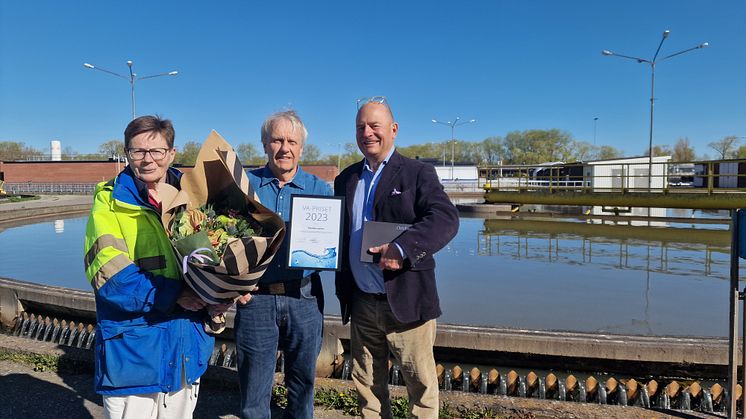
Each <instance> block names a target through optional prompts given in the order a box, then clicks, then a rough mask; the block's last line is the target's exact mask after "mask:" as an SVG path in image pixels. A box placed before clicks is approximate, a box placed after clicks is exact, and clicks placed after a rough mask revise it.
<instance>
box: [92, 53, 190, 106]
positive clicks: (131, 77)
mask: <svg viewBox="0 0 746 419" xmlns="http://www.w3.org/2000/svg"><path fill="white" fill-rule="evenodd" d="M83 67H85V68H90V69H91V70H98V71H103V72H104V73H109V74H111V75H113V76H117V77H120V78H123V79H125V80H127V81H128V82H129V84H130V92H131V96H132V119H135V81H137V80H145V79H152V78H154V77H161V76H175V75H177V74H179V72H178V71H169V72H168V73H160V74H153V75H151V76H142V77H138V76H137V73H134V72H132V60H128V61H127V67H128V68H129V72H130V75H129V77H126V76H123V75H121V74H119V73H116V72H114V71H111V70H107V69H105V68H101V67H98V66H95V65H93V64H89V63H83Z"/></svg>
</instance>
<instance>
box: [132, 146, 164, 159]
mask: <svg viewBox="0 0 746 419" xmlns="http://www.w3.org/2000/svg"><path fill="white" fill-rule="evenodd" d="M168 150H169V149H168V148H130V149H127V156H128V157H129V158H130V160H142V159H144V158H145V154H147V153H150V157H152V158H153V160H156V161H157V160H163V158H164V157H166V153H168Z"/></svg>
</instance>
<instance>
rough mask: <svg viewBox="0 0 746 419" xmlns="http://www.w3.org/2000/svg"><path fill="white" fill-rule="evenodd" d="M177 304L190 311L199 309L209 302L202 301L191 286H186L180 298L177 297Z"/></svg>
mask: <svg viewBox="0 0 746 419" xmlns="http://www.w3.org/2000/svg"><path fill="white" fill-rule="evenodd" d="M176 304H178V305H180V306H181V307H182V308H184V310H189V311H199V310H202V309H203V308H205V306H207V303H206V302H204V301H202V299H201V298H199V296H197V294H196V293H195V292H194V291H192V289H191V288H189V287H184V289H183V290H182V291H181V294H180V295H179V298H177V299H176Z"/></svg>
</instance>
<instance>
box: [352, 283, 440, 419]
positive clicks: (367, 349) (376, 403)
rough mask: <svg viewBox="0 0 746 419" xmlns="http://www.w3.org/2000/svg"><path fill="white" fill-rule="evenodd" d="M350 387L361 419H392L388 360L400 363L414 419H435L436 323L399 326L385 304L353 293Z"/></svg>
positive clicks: (428, 322)
mask: <svg viewBox="0 0 746 419" xmlns="http://www.w3.org/2000/svg"><path fill="white" fill-rule="evenodd" d="M350 326H351V327H350V334H351V335H350V336H351V343H350V345H351V352H352V381H353V382H354V383H355V388H356V389H357V393H358V402H359V403H360V410H361V413H362V416H363V417H364V418H378V417H381V418H391V417H392V415H391V402H390V399H389V389H388V381H389V370H388V360H389V352H391V353H392V354H393V355H394V357H395V358H396V360H397V361H398V362H399V365H400V368H401V374H402V378H403V380H404V383H405V384H406V386H407V394H408V396H409V415H410V417H413V418H433V419H436V418H437V417H438V408H439V402H438V377H437V375H436V371H435V358H434V357H433V345H434V344H435V320H429V321H426V322H416V323H410V324H404V323H400V322H399V321H398V320H397V319H396V317H394V314H393V313H392V312H391V307H390V306H389V304H388V301H386V300H385V299H377V298H376V297H375V296H372V295H370V294H364V293H361V292H356V293H355V296H354V301H353V302H352V311H351V323H350Z"/></svg>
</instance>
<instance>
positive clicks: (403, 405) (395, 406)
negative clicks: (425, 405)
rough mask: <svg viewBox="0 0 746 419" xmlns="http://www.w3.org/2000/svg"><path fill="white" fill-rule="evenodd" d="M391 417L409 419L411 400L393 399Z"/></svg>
mask: <svg viewBox="0 0 746 419" xmlns="http://www.w3.org/2000/svg"><path fill="white" fill-rule="evenodd" d="M391 415H392V416H393V417H394V418H397V419H407V418H408V417H409V400H407V399H406V398H405V397H394V398H393V399H391Z"/></svg>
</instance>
